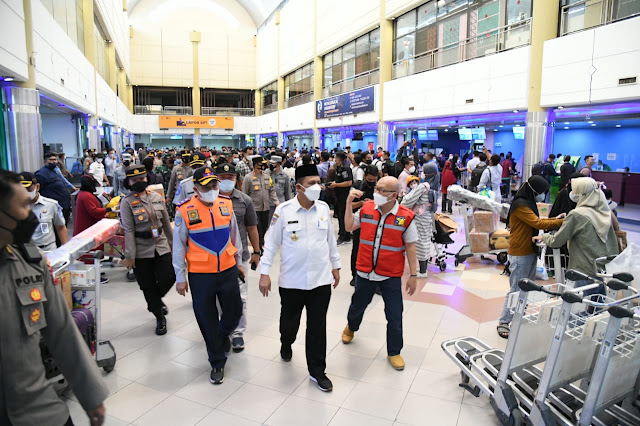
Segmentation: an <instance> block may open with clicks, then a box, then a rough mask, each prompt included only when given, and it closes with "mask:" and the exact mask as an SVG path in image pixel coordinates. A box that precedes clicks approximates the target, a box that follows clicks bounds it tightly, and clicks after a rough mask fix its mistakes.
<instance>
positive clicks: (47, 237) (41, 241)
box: [31, 195, 65, 251]
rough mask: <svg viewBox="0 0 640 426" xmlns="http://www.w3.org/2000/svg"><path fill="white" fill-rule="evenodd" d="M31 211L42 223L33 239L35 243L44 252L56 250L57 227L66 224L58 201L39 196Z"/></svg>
mask: <svg viewBox="0 0 640 426" xmlns="http://www.w3.org/2000/svg"><path fill="white" fill-rule="evenodd" d="M31 211H33V213H34V214H35V215H36V217H37V218H38V220H39V221H40V225H38V227H37V228H36V230H35V231H34V233H33V236H32V237H31V238H32V239H33V242H34V243H36V245H37V246H38V247H40V249H41V250H43V251H52V250H55V249H56V230H55V227H56V226H61V225H64V224H65V220H64V215H63V214H62V207H60V204H58V202H57V201H56V200H53V199H51V198H47V197H43V196H42V195H39V196H38V199H37V200H36V201H35V203H33V204H31Z"/></svg>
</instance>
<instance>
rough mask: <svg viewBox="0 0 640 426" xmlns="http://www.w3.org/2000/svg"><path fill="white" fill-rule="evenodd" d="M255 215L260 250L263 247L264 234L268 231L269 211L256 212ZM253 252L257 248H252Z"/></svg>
mask: <svg viewBox="0 0 640 426" xmlns="http://www.w3.org/2000/svg"><path fill="white" fill-rule="evenodd" d="M256 215H258V235H259V237H260V248H262V247H263V246H264V234H266V233H267V229H269V210H265V211H263V212H258V211H257V212H256ZM254 250H256V251H257V248H254Z"/></svg>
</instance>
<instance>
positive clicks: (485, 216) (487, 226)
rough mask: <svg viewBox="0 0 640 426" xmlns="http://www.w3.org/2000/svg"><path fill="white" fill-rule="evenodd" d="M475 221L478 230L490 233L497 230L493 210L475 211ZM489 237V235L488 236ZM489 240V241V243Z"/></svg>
mask: <svg viewBox="0 0 640 426" xmlns="http://www.w3.org/2000/svg"><path fill="white" fill-rule="evenodd" d="M473 222H474V224H475V230H476V231H477V232H486V233H488V234H490V233H492V232H493V231H495V230H496V217H495V215H494V214H493V212H486V211H477V212H474V213H473ZM487 237H488V236H487ZM488 244H489V241H487V245H488Z"/></svg>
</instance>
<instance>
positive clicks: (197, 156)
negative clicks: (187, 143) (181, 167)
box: [173, 152, 205, 206]
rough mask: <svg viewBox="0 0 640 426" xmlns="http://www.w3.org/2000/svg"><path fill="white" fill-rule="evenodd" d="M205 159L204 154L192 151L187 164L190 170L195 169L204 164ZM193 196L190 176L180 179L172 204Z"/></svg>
mask: <svg viewBox="0 0 640 426" xmlns="http://www.w3.org/2000/svg"><path fill="white" fill-rule="evenodd" d="M204 163H205V160H204V155H203V154H201V153H199V152H194V153H193V154H192V155H191V161H190V162H189V165H190V166H191V169H192V170H196V169H198V168H200V167H202V166H204ZM191 197H193V179H192V176H189V177H188V178H185V179H182V180H181V181H180V184H179V185H178V189H177V190H176V195H175V196H174V197H173V204H175V205H176V206H177V205H178V204H180V203H181V202H183V201H184V200H188V199H189V198H191Z"/></svg>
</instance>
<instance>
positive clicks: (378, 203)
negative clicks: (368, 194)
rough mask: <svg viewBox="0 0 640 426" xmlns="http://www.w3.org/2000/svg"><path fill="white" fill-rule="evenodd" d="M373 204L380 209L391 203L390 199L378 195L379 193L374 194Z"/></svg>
mask: <svg viewBox="0 0 640 426" xmlns="http://www.w3.org/2000/svg"><path fill="white" fill-rule="evenodd" d="M373 202H374V203H375V204H376V206H378V207H380V206H383V205H385V204H387V203H388V202H389V197H385V196H384V195H382V194H380V193H378V192H374V193H373Z"/></svg>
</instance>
